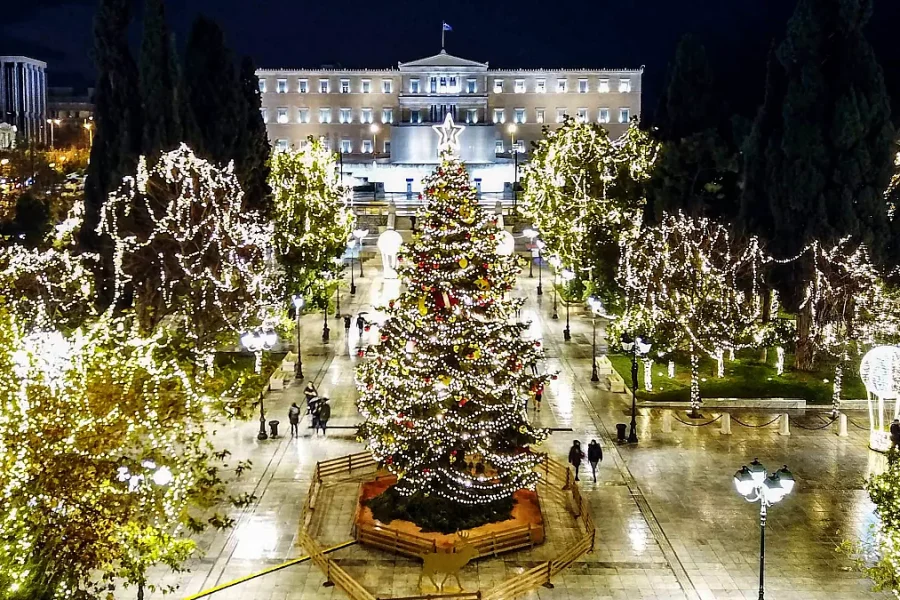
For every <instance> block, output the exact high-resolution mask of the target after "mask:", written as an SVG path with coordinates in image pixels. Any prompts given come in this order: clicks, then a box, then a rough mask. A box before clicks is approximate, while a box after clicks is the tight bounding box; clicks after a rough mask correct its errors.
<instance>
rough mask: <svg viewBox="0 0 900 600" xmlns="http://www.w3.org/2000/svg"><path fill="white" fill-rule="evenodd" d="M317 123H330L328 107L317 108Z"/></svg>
mask: <svg viewBox="0 0 900 600" xmlns="http://www.w3.org/2000/svg"><path fill="white" fill-rule="evenodd" d="M319 123H331V109H330V108H320V109H319Z"/></svg>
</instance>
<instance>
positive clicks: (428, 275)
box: [357, 154, 546, 531]
mask: <svg viewBox="0 0 900 600" xmlns="http://www.w3.org/2000/svg"><path fill="white" fill-rule="evenodd" d="M442 158H443V160H442V162H441V165H440V166H439V167H438V168H437V170H436V171H435V172H434V173H432V174H431V175H430V176H429V177H427V178H426V179H425V181H424V184H425V197H424V202H425V204H424V207H423V208H422V209H420V210H419V213H418V219H419V223H421V227H422V230H421V233H420V234H419V235H418V236H417V237H416V239H415V240H414V242H413V243H412V244H411V246H410V247H407V248H404V250H403V251H401V253H400V256H399V268H398V271H399V274H400V276H401V278H402V279H403V280H404V283H405V284H406V288H405V291H404V292H403V293H402V294H401V295H400V297H399V298H397V299H396V300H393V301H391V302H390V303H389V306H387V307H385V312H386V314H387V315H388V318H387V320H386V321H385V323H384V325H383V326H382V328H381V343H380V345H378V346H376V347H373V348H371V349H370V351H371V352H370V354H371V356H372V358H371V360H368V361H367V362H365V363H363V364H362V365H360V367H359V369H358V373H357V382H358V383H357V384H358V387H359V391H360V397H359V400H358V406H359V410H360V413H361V414H362V415H363V417H364V419H365V422H364V424H363V425H362V427H361V429H360V435H361V437H363V438H365V439H366V440H368V445H369V448H370V449H371V450H372V452H373V454H374V455H375V457H376V459H377V460H378V462H379V464H380V465H381V466H382V467H384V468H387V469H388V470H390V471H391V472H392V473H393V474H395V475H396V476H397V483H396V485H395V486H394V487H393V488H392V490H390V492H391V493H392V494H393V495H394V499H396V500H398V501H399V502H402V503H406V504H407V505H408V507H409V508H408V511H407V514H408V515H411V516H412V517H413V520H417V519H415V518H414V516H415V515H416V514H417V513H418V514H421V513H422V512H426V511H422V510H421V508H422V506H423V505H427V506H429V507H430V510H431V511H433V510H437V511H438V512H440V511H444V510H445V511H446V512H447V513H452V512H454V511H455V512H456V513H457V514H461V515H466V514H468V515H471V514H473V513H480V514H483V515H487V516H486V518H485V519H484V520H485V521H489V520H495V519H499V518H504V517H503V516H502V515H501V514H500V513H502V512H504V510H503V509H500V510H499V512H498V510H497V509H496V507H497V506H498V503H499V504H501V505H505V506H507V507H508V508H507V509H506V510H505V512H506V513H507V516H508V510H509V508H511V506H512V495H513V493H514V492H516V490H519V489H523V488H528V489H533V488H534V486H535V484H536V483H537V479H538V476H537V474H536V473H535V472H534V467H535V466H536V465H537V464H538V463H539V462H540V461H541V459H542V456H541V455H540V454H538V453H535V452H532V450H531V448H530V446H531V445H532V444H536V443H539V442H540V441H541V440H543V439H544V438H545V437H546V432H545V431H543V430H539V429H535V428H534V427H532V426H531V424H530V423H529V422H528V417H527V414H526V402H527V401H528V397H529V395H530V394H531V393H532V392H533V391H534V390H536V389H537V387H538V386H542V385H543V383H544V379H545V378H546V376H544V375H534V374H533V371H532V369H531V366H532V365H534V364H535V361H537V360H538V359H539V358H540V356H541V354H542V349H541V344H540V342H539V341H531V340H526V339H524V338H523V337H522V333H523V331H524V330H525V329H527V327H528V325H527V324H525V323H522V322H516V320H515V318H514V317H515V315H516V314H517V309H518V306H519V301H516V300H509V299H506V298H505V297H504V294H505V293H506V292H508V291H509V290H510V289H511V287H512V285H513V283H514V282H515V277H516V274H517V273H518V271H519V267H518V265H517V264H516V259H515V258H514V257H513V256H511V255H510V253H509V252H503V251H502V249H500V248H499V246H498V244H499V242H500V241H501V239H502V237H503V236H502V235H501V233H502V230H500V229H498V227H497V222H496V219H495V218H494V217H493V216H490V215H488V214H486V213H485V211H484V210H483V209H482V208H481V207H480V206H479V205H478V200H477V196H476V192H475V190H474V189H473V188H472V186H471V185H470V184H469V178H468V174H467V172H466V170H465V169H464V168H463V166H462V164H461V163H460V162H459V161H458V160H455V159H453V158H451V157H450V156H449V155H448V154H444V155H443V157H442ZM417 504H418V505H419V509H420V510H416V505H417ZM473 505H474V506H473ZM492 507H493V508H492ZM376 516H377V513H376ZM417 521H418V520H417ZM466 523H468V524H469V526H471V525H472V523H471V520H470V519H469V520H466ZM420 524H421V523H420ZM458 524H459V523H457V525H458ZM451 525H453V523H451ZM459 528H462V527H459ZM449 529H450V530H451V531H453V530H454V529H453V528H452V527H450V528H449Z"/></svg>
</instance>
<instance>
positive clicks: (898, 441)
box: [891, 419, 900, 448]
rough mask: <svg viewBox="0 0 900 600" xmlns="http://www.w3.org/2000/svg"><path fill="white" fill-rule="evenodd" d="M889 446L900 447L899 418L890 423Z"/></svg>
mask: <svg viewBox="0 0 900 600" xmlns="http://www.w3.org/2000/svg"><path fill="white" fill-rule="evenodd" d="M891 447H892V448H900V419H894V421H893V422H892V423H891Z"/></svg>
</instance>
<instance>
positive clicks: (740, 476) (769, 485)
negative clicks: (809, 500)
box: [734, 458, 794, 600]
mask: <svg viewBox="0 0 900 600" xmlns="http://www.w3.org/2000/svg"><path fill="white" fill-rule="evenodd" d="M734 487H735V488H737V491H738V494H740V495H741V496H743V497H744V499H745V500H746V501H747V502H759V600H765V572H766V510H767V509H768V507H770V506H772V505H773V504H776V503H777V502H779V501H780V500H781V499H782V498H784V497H785V496H787V495H788V494H790V493H791V490H793V489H794V475H793V474H792V473H791V472H790V471H788V468H787V465H785V466H783V467H782V468H780V469H778V471H775V472H774V473H772V474H771V475H769V476H768V477H767V476H766V467H765V466H763V464H762V463H760V462H759V460H757V459H755V458H754V459H753V462H752V463H750V466H749V467H748V466H747V465H744V466H743V467H741V469H740V470H739V471H738V472H737V473H735V474H734Z"/></svg>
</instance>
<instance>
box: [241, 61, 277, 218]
mask: <svg viewBox="0 0 900 600" xmlns="http://www.w3.org/2000/svg"><path fill="white" fill-rule="evenodd" d="M240 100H241V110H242V112H243V120H242V122H241V128H240V131H239V138H238V143H237V147H236V148H235V156H234V159H235V171H236V173H237V176H238V179H239V180H240V182H241V185H242V187H243V189H244V199H245V200H244V202H245V205H246V207H247V208H250V209H253V210H258V211H260V212H261V213H262V214H264V215H267V214H268V213H269V211H270V208H271V203H272V198H271V190H270V189H269V184H268V179H269V153H270V152H271V149H270V147H269V138H268V136H267V135H266V124H265V123H264V122H263V119H262V114H261V113H260V110H259V109H260V105H261V102H262V95H261V94H260V93H259V78H258V77H257V76H256V67H255V66H254V64H253V59H251V58H250V57H249V56H245V57H244V59H243V60H242V61H241V68H240Z"/></svg>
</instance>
